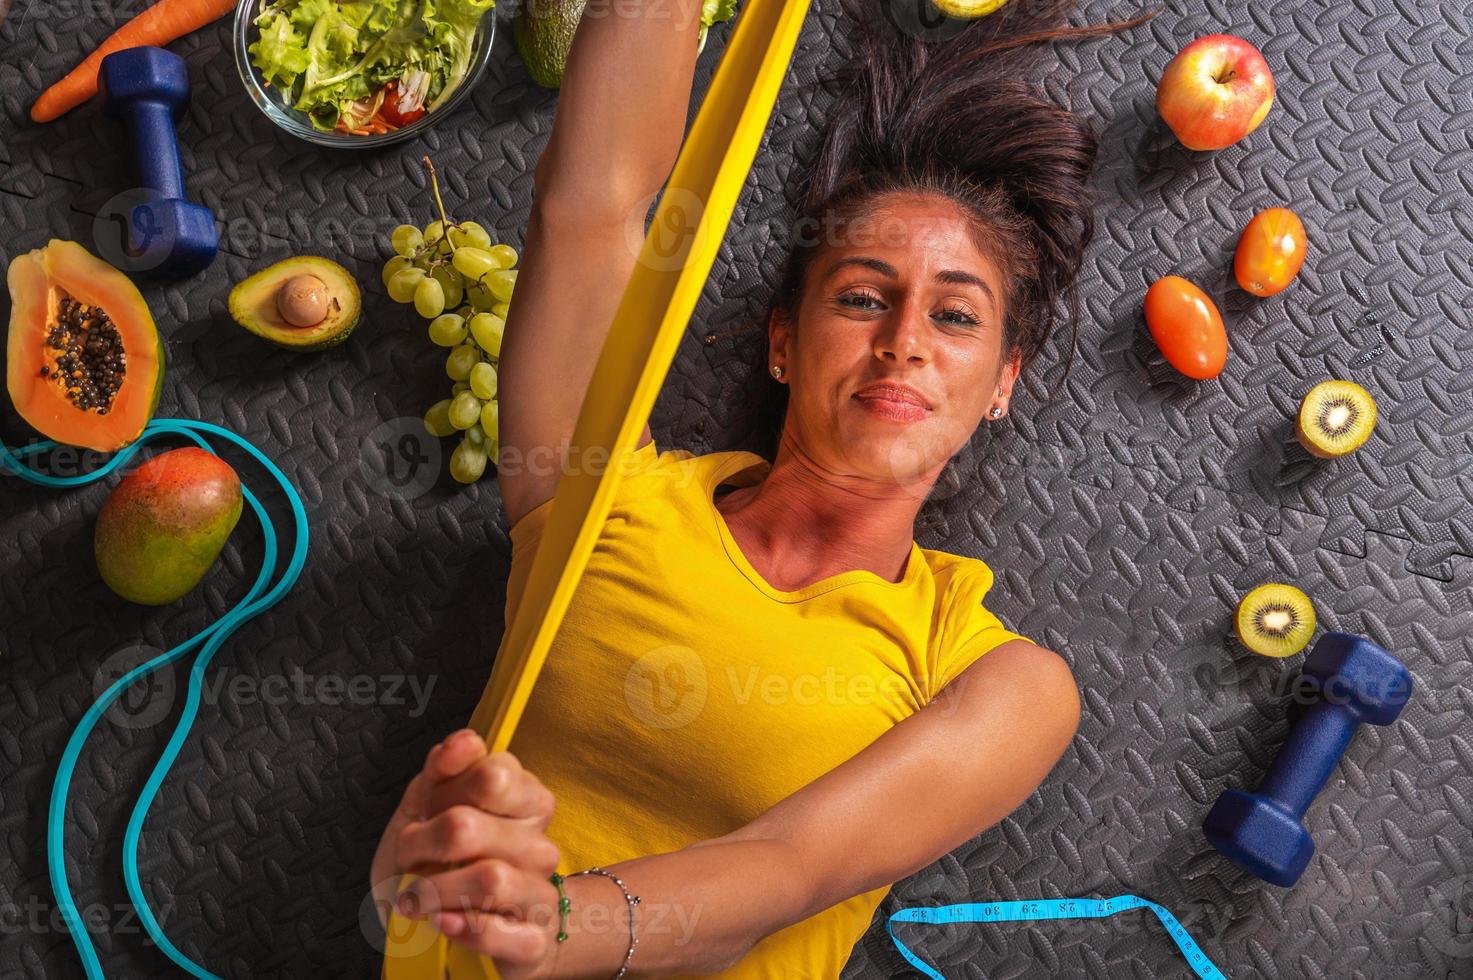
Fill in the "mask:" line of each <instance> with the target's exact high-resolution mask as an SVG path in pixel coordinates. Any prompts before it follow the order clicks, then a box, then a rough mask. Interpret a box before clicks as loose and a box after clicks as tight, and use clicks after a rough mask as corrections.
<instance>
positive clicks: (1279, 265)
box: [1233, 208, 1307, 296]
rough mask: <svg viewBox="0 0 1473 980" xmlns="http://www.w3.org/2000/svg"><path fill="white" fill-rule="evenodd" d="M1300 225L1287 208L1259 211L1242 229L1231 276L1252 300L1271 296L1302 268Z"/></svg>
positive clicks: (1303, 237) (1296, 216)
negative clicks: (1232, 275) (1253, 297)
mask: <svg viewBox="0 0 1473 980" xmlns="http://www.w3.org/2000/svg"><path fill="white" fill-rule="evenodd" d="M1306 247H1307V242H1306V240H1305V236H1304V222H1302V221H1300V220H1299V216H1298V215H1297V214H1295V213H1294V212H1293V211H1290V210H1289V209H1288V208H1269V209H1268V210H1267V211H1260V212H1258V214H1256V215H1254V216H1253V220H1252V221H1250V222H1248V227H1247V228H1244V229H1243V237H1242V238H1240V239H1238V252H1237V254H1236V255H1235V256H1233V274H1234V275H1235V276H1237V278H1238V285H1239V286H1242V287H1243V288H1244V289H1245V290H1247V291H1248V292H1250V293H1252V294H1253V295H1254V296H1272V295H1273V294H1274V293H1277V292H1280V291H1281V290H1283V289H1284V288H1285V287H1286V286H1288V285H1289V283H1290V282H1291V281H1292V280H1293V279H1294V277H1295V276H1297V275H1298V274H1299V267H1300V266H1302V265H1304V250H1305V248H1306Z"/></svg>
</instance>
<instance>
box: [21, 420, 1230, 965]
mask: <svg viewBox="0 0 1473 980" xmlns="http://www.w3.org/2000/svg"><path fill="white" fill-rule="evenodd" d="M206 435H209V436H214V437H216V438H219V439H224V440H226V441H227V442H230V443H233V444H234V445H236V446H237V447H239V448H240V449H242V450H244V451H245V452H246V453H248V454H249V455H250V456H252V457H253V458H254V459H255V460H256V461H257V462H258V463H260V464H261V466H262V467H264V468H265V470H266V472H267V473H269V474H270V475H271V478H272V479H273V480H275V481H276V484H277V486H279V487H280V488H281V491H282V493H283V494H285V496H286V499H287V501H288V502H289V503H290V505H291V510H292V520H293V524H294V527H293V531H294V534H293V537H294V543H293V546H292V552H291V558H290V560H289V561H288V562H287V565H286V570H285V571H284V572H283V573H282V575H281V577H280V578H279V579H277V580H276V584H275V585H273V586H271V588H270V589H269V591H266V587H267V583H268V582H270V581H271V577H272V575H274V574H275V573H276V566H277V558H278V544H277V534H276V527H275V525H274V524H272V522H271V519H270V517H268V516H267V514H266V509H265V508H264V507H263V506H261V502H260V501H259V500H258V499H256V495H255V494H253V493H251V490H250V487H248V486H246V485H245V484H244V482H243V481H242V484H241V493H242V495H243V496H244V497H245V500H246V502H247V503H248V504H250V506H251V510H252V511H254V512H255V514H256V520H257V521H259V522H260V524H261V534H262V537H263V538H264V541H265V549H264V550H265V554H264V555H263V557H262V560H261V571H260V574H258V575H257V576H256V581H255V583H254V584H253V585H252V586H251V588H250V591H248V592H247V593H246V594H245V595H244V596H242V597H241V599H240V601H239V602H237V603H236V604H235V605H234V606H233V607H231V609H230V611H229V612H228V613H226V614H225V615H224V616H222V617H220V618H219V619H218V620H216V621H215V622H214V623H212V624H211V625H209V626H207V627H205V628H204V629H202V630H200V631H199V632H198V633H196V634H195V635H194V636H192V637H190V638H189V639H187V640H185V641H184V642H183V643H181V644H179V645H178V646H176V647H174V649H172V650H170V651H168V652H167V653H163V654H160V655H159V656H157V657H155V658H153V659H152V660H149V661H147V662H146V663H143V664H140V665H138V666H137V667H134V668H133V669H132V670H130V671H128V673H126V674H124V675H123V676H122V677H120V678H118V679H117V681H115V682H114V683H113V684H112V686H110V687H109V688H108V689H107V690H106V691H104V692H103V693H102V696H101V697H99V698H98V699H97V700H96V702H94V703H93V705H92V707H90V708H88V709H87V713H86V714H84V715H83V716H82V720H81V721H80V722H78V723H77V727H76V730H75V731H74V732H72V737H71V739H70V740H68V742H67V746H66V751H65V752H63V753H62V757H61V764H60V765H59V766H58V767H57V773H56V782H55V783H53V784H52V787H51V807H50V810H49V813H48V816H47V824H46V865H47V868H48V869H49V871H50V875H51V887H52V890H53V891H55V893H56V902H57V905H58V906H59V907H60V908H61V912H62V919H63V921H64V922H65V923H66V927H67V931H68V932H69V933H70V934H71V937H72V942H73V943H74V944H75V945H76V947H77V952H78V954H79V955H80V956H81V959H82V966H83V968H84V969H85V970H86V973H87V977H88V980H103V978H104V977H105V974H104V973H103V970H102V962H101V961H100V960H99V959H98V958H97V950H96V948H95V947H94V946H93V945H92V937H91V936H90V935H88V933H87V929H86V927H85V925H84V923H83V921H82V916H81V913H80V912H79V911H78V910H77V903H76V901H75V899H73V898H72V889H71V885H70V884H69V883H68V882H67V876H66V841H65V829H66V800H67V793H68V791H69V790H70V788H71V782H72V773H73V772H75V771H76V767H77V759H78V758H79V757H80V755H81V753H82V746H83V745H85V744H86V742H87V737H88V736H89V735H91V734H92V730H93V729H94V728H96V727H97V723H98V721H100V720H101V719H102V716H103V714H104V713H105V712H106V711H107V709H108V708H109V707H111V706H112V704H113V702H114V701H116V700H117V699H118V698H119V697H121V696H122V694H123V692H124V691H126V690H127V689H128V688H129V687H130V686H132V684H133V683H134V682H136V681H138V680H141V679H143V678H144V677H147V676H148V675H149V674H151V673H153V672H154V671H156V670H159V669H160V668H162V667H165V666H167V665H169V664H171V663H173V662H174V661H176V660H179V659H180V658H182V657H183V656H184V655H185V654H187V653H188V652H189V651H190V650H192V649H194V648H195V647H196V646H199V645H200V644H203V648H202V649H201V650H200V653H199V656H198V657H196V658H195V661H194V665H193V666H192V667H191V668H190V671H189V684H188V693H187V695H186V699H185V704H184V710H183V712H182V713H181V714H180V716H179V722H178V724H177V725H175V726H174V734H173V736H172V737H171V738H170V739H169V744H168V745H167V746H165V748H164V751H163V754H162V755H160V756H159V761H158V762H157V763H156V764H155V765H154V769H153V773H152V774H151V775H150V776H149V777H148V782H147V783H145V784H144V787H143V792H142V793H140V794H139V797H138V802H137V803H135V804H134V806H133V813H132V815H131V816H130V817H129V818H128V828H127V831H126V833H125V835H124V837H123V878H124V881H125V882H126V884H127V886H128V897H129V898H131V899H132V900H133V904H134V906H135V907H136V908H137V909H138V918H139V921H141V922H142V923H143V927H144V929H145V930H146V931H147V932H148V935H149V937H150V938H152V939H153V941H154V943H155V945H157V946H158V948H159V949H161V950H163V952H164V955H166V956H168V957H169V959H171V960H173V961H174V962H175V963H176V964H178V966H179V967H180V968H181V969H182V970H184V972H186V973H188V974H190V975H191V976H194V977H199V978H201V980H221V978H220V977H219V976H218V975H217V974H214V973H211V972H210V971H209V970H207V969H205V968H204V967H202V966H200V965H199V964H198V963H196V962H194V960H192V959H190V958H189V957H188V956H186V955H185V954H184V953H183V952H181V951H180V950H179V948H178V947H177V946H175V945H174V944H173V942H171V941H170V939H169V937H168V936H166V935H165V934H164V930H163V927H162V926H160V925H159V922H158V918H157V917H156V916H155V915H154V914H153V910H152V908H151V907H150V906H149V904H148V897H147V896H146V895H145V894H144V892H143V882H142V880H141V878H140V877H139V874H138V838H139V837H140V836H141V835H142V833H143V822H144V821H145V820H146V819H147V818H148V811H149V808H150V807H151V806H152V805H153V801H154V798H155V797H156V796H157V795H158V791H159V787H160V786H162V785H163V782H164V779H165V777H167V776H168V774H169V770H170V769H171V768H172V767H173V765H174V762H175V760H176V759H177V758H178V757H179V750H180V749H181V748H182V747H183V745H184V740H185V739H186V738H188V737H189V730H190V729H191V728H192V727H194V721H195V718H196V717H197V716H198V714H199V705H200V699H201V691H202V690H203V688H204V680H205V671H206V670H207V669H208V668H209V666H210V661H211V659H213V658H214V656H215V654H216V653H217V652H218V651H219V649H220V647H221V646H222V645H224V643H225V641H226V640H227V639H229V638H230V635H231V634H232V633H234V632H235V631H236V630H237V629H239V628H240V627H241V626H242V625H243V624H244V623H246V622H247V621H249V620H251V619H253V618H254V617H256V616H259V615H260V614H261V613H263V612H265V611H266V610H267V609H270V608H271V607H272V606H274V605H276V603H278V602H280V601H281V599H282V597H283V596H285V595H286V593H287V591H288V590H290V589H291V587H292V586H293V585H294V584H295V583H296V581H297V578H298V577H299V576H300V575H301V574H302V567H303V566H304V565H305V564H306V562H307V537H308V534H307V510H306V508H305V507H304V506H303V504H302V498H301V495H300V494H298V493H297V490H296V488H295V487H293V486H292V483H291V481H290V480H288V479H287V477H286V474H284V473H282V471H281V470H280V469H279V468H278V467H277V466H276V464H275V463H273V462H272V461H271V460H270V458H269V457H267V456H266V454H265V453H263V452H261V450H259V449H257V448H256V447H255V446H254V445H252V444H251V443H250V442H248V441H246V440H245V439H243V438H241V437H240V436H238V435H236V434H235V433H233V432H231V431H229V430H228V429H223V428H221V427H220V426H217V425H210V424H209V423H208V422H193V421H189V420H186V419H157V420H155V421H153V422H151V423H149V425H148V427H147V428H145V429H144V430H143V434H142V435H141V436H139V438H138V440H137V441H136V442H134V443H133V444H132V445H130V446H128V447H127V448H126V449H124V450H122V451H121V452H119V453H117V454H116V455H115V456H113V458H112V459H110V460H108V461H107V463H105V464H104V465H102V466H100V467H99V468H97V469H96V470H93V471H92V472H90V473H87V474H84V475H82V476H73V477H57V476H51V475H49V474H47V473H41V472H38V471H36V470H33V469H31V468H30V467H29V466H26V465H24V464H23V463H21V459H23V458H25V457H27V456H34V455H37V454H39V453H44V452H47V451H48V450H51V449H54V448H56V443H54V442H43V443H38V444H36V445H33V446H27V447H25V448H23V449H20V450H17V451H15V452H12V451H11V450H10V449H9V448H7V447H6V446H5V445H4V444H3V443H0V470H5V471H7V472H10V473H13V474H15V475H16V476H19V477H20V478H21V479H23V480H25V481H26V482H28V483H34V484H36V485H38V486H43V487H53V488H58V489H67V488H72V487H81V486H87V485H88V484H91V483H96V482H97V481H98V480H101V479H104V478H105V477H107V476H108V475H109V474H110V473H112V472H114V471H115V470H117V469H118V468H120V467H121V466H123V465H124V464H126V463H127V462H128V460H129V459H131V458H132V457H133V456H134V454H136V453H137V452H138V450H139V449H141V448H143V446H144V445H145V444H147V443H148V442H151V441H152V440H154V439H156V438H158V437H160V436H180V437H183V438H185V439H189V440H191V441H192V442H194V443H195V444H196V445H198V446H199V447H200V448H202V449H204V450H206V451H207V452H211V453H213V452H214V451H215V450H214V449H213V447H211V446H210V444H209V443H208V442H206V441H205V439H204V436H206ZM263 591H264V594H263ZM1139 908H1145V909H1149V910H1150V911H1151V912H1153V913H1154V914H1155V916H1156V918H1157V919H1159V920H1160V921H1161V924H1162V925H1163V926H1165V927H1166V932H1167V934H1168V935H1170V936H1171V938H1172V941H1173V942H1175V943H1176V947H1177V949H1178V950H1180V951H1181V954H1182V956H1183V957H1184V958H1185V959H1186V961H1187V963H1188V965H1189V966H1191V968H1192V970H1193V971H1194V972H1195V973H1196V975H1197V976H1198V977H1199V978H1201V980H1226V978H1225V977H1224V976H1223V974H1222V971H1221V970H1219V969H1218V968H1217V967H1216V966H1214V965H1213V963H1212V961H1211V960H1210V959H1208V958H1207V954H1206V953H1204V952H1202V949H1201V947H1199V946H1198V945H1197V944H1196V943H1195V942H1194V941H1193V940H1192V937H1191V936H1190V935H1188V934H1187V931H1186V929H1185V928H1184V927H1183V926H1182V924H1181V923H1180V922H1178V921H1177V920H1176V917H1175V916H1173V915H1172V914H1171V913H1170V912H1168V911H1167V910H1166V909H1165V908H1163V907H1162V906H1160V905H1157V904H1156V903H1155V902H1151V901H1147V900H1146V899H1143V898H1137V897H1136V896H1134V895H1117V896H1116V897H1114V898H1111V899H1106V900H1095V899H1078V898H1072V899H1054V900H1049V901H1037V902H980V903H971V904H966V905H943V906H937V907H916V908H906V909H900V910H899V911H897V912H895V913H893V914H892V915H891V916H890V918H889V919H888V920H887V921H886V923H885V929H886V931H888V932H889V934H890V939H891V940H892V941H893V942H894V943H895V948H896V949H897V950H899V951H900V955H901V956H903V957H904V958H905V959H906V960H907V961H908V962H909V963H910V964H911V965H912V966H914V967H915V968H916V969H917V970H920V971H921V972H922V973H924V974H925V975H926V976H928V977H931V978H932V980H946V978H945V977H944V976H943V975H942V974H941V973H940V972H938V971H937V970H935V969H934V968H932V967H931V966H930V965H928V964H927V963H926V962H925V961H924V960H922V959H921V958H920V957H919V956H917V955H916V954H915V953H913V952H911V950H910V949H909V947H907V946H906V945H905V943H903V942H901V940H900V937H899V936H896V935H895V923H897V922H921V923H927V924H931V925H945V924H950V923H964V922H1028V921H1034V920H1043V919H1100V918H1107V917H1109V916H1112V915H1115V914H1117V913H1120V912H1125V911H1129V910H1131V909H1139Z"/></svg>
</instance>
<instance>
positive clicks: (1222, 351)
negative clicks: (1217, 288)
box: [1146, 276, 1228, 381]
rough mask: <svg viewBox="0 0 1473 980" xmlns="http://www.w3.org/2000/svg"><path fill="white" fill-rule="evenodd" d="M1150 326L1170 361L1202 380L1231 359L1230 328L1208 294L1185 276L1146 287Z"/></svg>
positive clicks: (1158, 345) (1159, 281) (1158, 344)
mask: <svg viewBox="0 0 1473 980" xmlns="http://www.w3.org/2000/svg"><path fill="white" fill-rule="evenodd" d="M1146 326H1147V327H1148V328H1150V331H1151V339H1153V340H1155V341H1156V346H1157V347H1159V348H1161V353H1162V354H1164V355H1166V361H1167V363H1169V364H1170V365H1171V366H1172V367H1174V368H1176V369H1177V370H1178V371H1180V372H1181V373H1182V374H1185V375H1186V376H1187V377H1189V378H1196V379H1197V380H1198V381H1206V380H1207V379H1209V378H1215V377H1217V376H1218V375H1219V374H1221V373H1222V367H1223V365H1224V364H1226V363H1227V352H1228V345H1227V329H1226V328H1225V327H1224V326H1223V325H1222V314H1220V313H1218V312H1217V307H1216V306H1215V305H1214V304H1213V302H1212V300H1210V299H1208V298H1207V294H1206V293H1204V292H1202V290H1200V289H1198V288H1197V287H1196V286H1195V285H1194V284H1192V283H1190V282H1188V281H1187V280H1185V279H1183V278H1182V277H1181V276H1162V277H1161V278H1160V279H1157V280H1156V281H1155V282H1154V283H1152V284H1151V288H1150V289H1148V290H1146Z"/></svg>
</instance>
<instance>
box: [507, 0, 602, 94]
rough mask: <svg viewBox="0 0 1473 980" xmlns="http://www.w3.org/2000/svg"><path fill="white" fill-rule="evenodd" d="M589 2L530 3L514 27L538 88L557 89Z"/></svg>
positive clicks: (545, 0) (551, 0)
mask: <svg viewBox="0 0 1473 980" xmlns="http://www.w3.org/2000/svg"><path fill="white" fill-rule="evenodd" d="M586 6H588V0H527V3H526V5H525V6H524V7H523V8H522V12H521V13H520V14H518V15H517V19H516V21H515V22H514V23H513V24H512V34H513V36H514V37H515V38H516V42H517V51H518V52H520V53H521V56H522V61H523V62H524V63H525V64H526V66H527V73H528V74H530V75H531V76H532V80H533V81H535V82H536V83H537V84H538V85H545V86H546V87H548V88H557V87H558V86H560V85H562V83H563V68H564V67H565V66H566V65H567V63H568V51H569V50H570V49H571V48H572V47H573V34H574V32H576V31H577V30H578V21H579V20H580V19H581V18H582V17H583V8H584V7H586Z"/></svg>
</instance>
